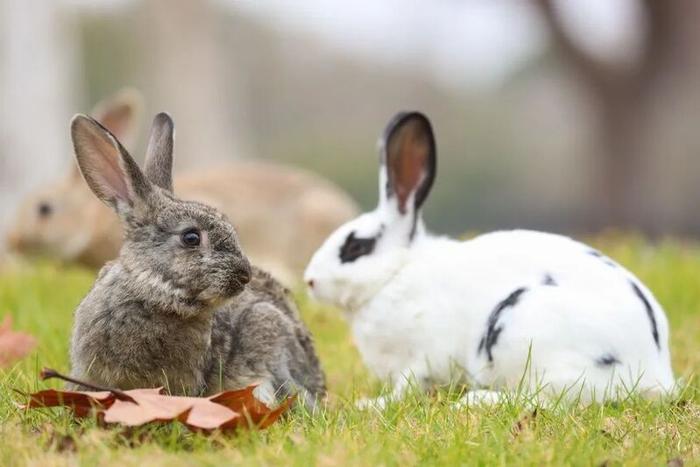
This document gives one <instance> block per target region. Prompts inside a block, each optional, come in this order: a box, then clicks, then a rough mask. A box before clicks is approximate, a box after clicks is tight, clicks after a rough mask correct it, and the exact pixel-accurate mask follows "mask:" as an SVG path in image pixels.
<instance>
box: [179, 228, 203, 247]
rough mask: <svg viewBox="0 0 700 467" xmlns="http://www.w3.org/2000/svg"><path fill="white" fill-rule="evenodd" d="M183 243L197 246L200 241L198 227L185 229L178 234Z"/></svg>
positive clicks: (200, 236)
mask: <svg viewBox="0 0 700 467" xmlns="http://www.w3.org/2000/svg"><path fill="white" fill-rule="evenodd" d="M180 239H181V240H182V243H183V245H185V246H199V243H200V242H201V241H202V235H201V233H200V232H199V230H198V229H187V230H185V231H184V232H182V234H181V235H180Z"/></svg>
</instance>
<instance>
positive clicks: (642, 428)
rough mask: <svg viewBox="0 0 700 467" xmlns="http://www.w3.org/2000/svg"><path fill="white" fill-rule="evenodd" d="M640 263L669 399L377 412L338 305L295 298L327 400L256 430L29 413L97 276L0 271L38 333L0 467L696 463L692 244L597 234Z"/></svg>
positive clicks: (699, 409)
mask: <svg viewBox="0 0 700 467" xmlns="http://www.w3.org/2000/svg"><path fill="white" fill-rule="evenodd" d="M594 243H595V244H596V246H597V247H599V248H601V249H602V250H604V251H605V252H606V253H607V254H609V255H610V256H611V257H613V258H615V259H616V260H618V261H620V262H621V263H622V264H625V265H626V266H628V267H629V268H630V269H632V270H633V271H635V272H636V273H637V274H638V275H639V276H640V277H641V279H642V280H643V281H644V282H646V283H647V284H648V285H649V286H650V287H651V289H652V290H653V291H654V292H655V293H656V295H657V297H658V298H659V300H660V301H661V303H662V304H663V305H664V306H665V308H666V310H667V313H668V315H669V319H670V323H671V333H672V334H671V347H672V354H673V364H674V370H675V372H676V374H677V375H678V376H680V377H683V378H684V379H685V380H686V381H688V382H689V383H688V386H687V387H686V390H685V392H684V394H683V396H682V398H681V401H679V402H675V403H672V404H668V403H667V404H658V403H650V402H646V401H642V400H630V401H627V402H625V403H620V404H608V405H594V406H589V407H567V408H563V407H562V408H547V409H542V408H540V409H539V410H537V412H536V414H534V415H533V413H532V409H531V408H528V407H527V406H525V405H523V404H521V403H518V402H511V403H504V404H502V405H500V406H495V407H482V408H470V409H463V410H456V409H454V408H453V407H452V402H453V401H455V400H456V399H457V397H458V394H456V392H455V391H449V390H439V391H437V392H436V393H435V394H433V395H418V394H413V395H411V396H409V397H408V398H407V399H406V400H405V401H402V402H401V403H397V404H394V405H392V406H390V407H389V408H388V409H387V410H386V411H385V412H383V413H379V412H377V411H371V410H370V411H360V410H357V409H355V408H354V405H353V400H354V399H355V398H357V397H361V396H375V395H377V393H378V392H379V391H380V390H381V385H380V383H379V382H377V381H376V380H374V379H373V378H372V377H371V376H370V375H369V374H368V373H367V372H366V370H365V369H364V368H363V366H362V363H361V362H360V360H359V357H358V354H357V352H356V350H355V349H354V347H353V344H352V340H351V338H350V336H349V334H348V329H347V326H346V325H345V323H344V322H343V320H342V318H341V316H340V314H339V313H338V312H337V311H334V310H329V309H324V308H321V307H319V306H317V305H315V304H313V303H311V302H308V301H306V300H304V299H303V294H299V299H300V304H301V306H302V310H303V314H304V317H305V319H306V322H307V323H308V325H309V326H310V328H311V329H312V331H313V333H314V335H315V337H316V342H317V345H318V349H319V353H320V355H321V360H322V362H323V365H324V368H325V370H326V372H327V376H328V386H329V390H330V396H329V401H328V406H327V408H326V409H325V410H323V411H321V412H320V413H317V414H314V415H309V414H308V413H305V412H303V411H301V410H295V411H293V412H292V413H291V416H289V417H287V418H286V419H285V420H283V421H282V422H281V423H278V424H276V425H274V426H273V427H271V428H270V429H269V430H267V431H264V432H243V433H240V434H239V435H236V436H223V435H220V434H214V435H212V436H203V435H200V434H193V433H189V432H188V431H187V430H186V429H185V428H183V427H181V426H178V425H175V426H160V427H147V428H141V429H137V430H134V431H132V432H128V433H127V432H125V431H124V430H121V429H118V428H113V429H103V428H98V427H96V426H95V424H94V422H93V421H91V420H87V421H81V422H76V421H74V420H72V419H71V417H70V416H69V415H68V414H67V413H66V412H65V411H64V410H63V409H52V410H37V411H32V412H28V413H25V412H23V411H20V410H18V409H17V408H16V406H15V403H16V402H20V401H21V397H19V396H18V395H17V394H16V393H15V392H13V388H16V389H20V390H23V391H30V390H35V389H38V388H43V387H48V386H52V385H54V384H55V383H48V382H41V381H38V380H37V377H36V375H37V373H38V370H39V369H40V368H41V367H43V366H50V367H53V368H56V369H58V370H60V371H64V372H66V371H68V343H69V336H70V330H71V325H72V312H73V309H74V308H75V306H76V305H77V304H78V302H79V300H80V299H81V297H82V296H83V294H84V293H85V292H86V291H87V289H88V288H89V286H90V284H91V283H92V280H93V276H92V274H91V273H89V272H86V271H82V270H77V269H65V268H59V267H57V266H54V265H50V264H43V265H36V266H30V267H19V268H17V267H15V268H13V269H12V270H6V271H5V272H1V273H0V315H1V314H3V313H4V312H5V311H8V312H10V313H11V314H12V315H13V316H14V319H15V327H16V328H18V329H21V330H24V331H27V332H30V333H32V334H34V335H36V336H37V338H38V340H39V346H38V348H37V350H36V351H35V352H34V353H33V354H32V355H31V356H30V357H28V358H27V359H25V360H24V361H22V362H20V363H18V364H17V365H15V366H14V367H12V368H10V369H7V370H4V371H3V370H0V373H1V374H2V378H1V381H0V424H1V425H0V430H1V431H0V465H41V466H42V467H45V466H51V465H76V464H85V465H96V464H100V465H119V466H122V465H149V466H150V465H163V466H165V465H167V466H171V465H192V464H201V465H216V466H219V465H230V464H275V465H277V464H284V465H309V464H319V465H348V464H349V465H407V464H411V465H413V464H443V465H454V464H469V465H523V464H524V465H541V464H574V465H601V464H606V463H607V465H616V464H623V463H624V464H625V465H665V464H666V463H667V462H669V461H670V460H672V459H682V460H683V461H684V462H685V465H692V464H693V463H698V462H700V461H699V459H700V391H698V389H699V385H698V378H696V377H695V376H694V375H696V374H698V373H699V370H700V246H699V245H697V244H693V243H682V242H679V241H667V242H662V243H660V244H658V245H655V246H650V245H649V244H647V243H645V242H644V241H642V240H641V239H638V238H634V237H625V238H620V237H603V238H598V239H596V240H595V242H594Z"/></svg>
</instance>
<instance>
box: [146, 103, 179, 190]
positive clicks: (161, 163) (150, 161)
mask: <svg viewBox="0 0 700 467" xmlns="http://www.w3.org/2000/svg"><path fill="white" fill-rule="evenodd" d="M174 138H175V125H174V123H173V119H172V118H170V115H168V114H167V113H165V112H161V113H159V114H158V115H156V117H155V118H154V119H153V126H152V127H151V136H150V138H149V139H148V148H147V149H146V169H145V171H146V177H147V178H148V180H149V181H150V182H151V183H153V184H154V185H157V186H159V187H161V188H162V189H164V190H168V191H170V192H172V191H173V175H172V173H173V143H174Z"/></svg>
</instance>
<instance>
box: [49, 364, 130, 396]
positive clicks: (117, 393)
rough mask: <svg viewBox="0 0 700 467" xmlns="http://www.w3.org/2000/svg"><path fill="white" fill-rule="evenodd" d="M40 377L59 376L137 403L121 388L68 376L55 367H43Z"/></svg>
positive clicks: (69, 381) (70, 381)
mask: <svg viewBox="0 0 700 467" xmlns="http://www.w3.org/2000/svg"><path fill="white" fill-rule="evenodd" d="M39 377H40V378H41V379H42V380H46V379H51V378H58V379H60V380H63V381H66V382H68V383H73V384H77V385H79V386H85V387H86V388H88V389H92V390H93V391H106V392H111V393H112V394H114V397H116V398H117V399H119V400H125V401H130V402H134V403H136V401H135V400H134V398H133V397H131V396H130V395H128V394H127V393H125V392H124V391H120V390H119V389H114V388H108V387H104V386H98V385H96V384H92V383H86V382H85V381H80V380H79V379H75V378H71V377H70V376H66V375H64V374H62V373H59V372H58V371H56V370H54V369H53V368H42V369H41V372H40V373H39Z"/></svg>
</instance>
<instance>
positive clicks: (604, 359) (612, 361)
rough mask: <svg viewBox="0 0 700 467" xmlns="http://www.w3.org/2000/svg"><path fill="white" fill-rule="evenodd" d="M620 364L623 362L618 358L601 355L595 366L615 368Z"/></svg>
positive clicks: (611, 355)
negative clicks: (614, 366)
mask: <svg viewBox="0 0 700 467" xmlns="http://www.w3.org/2000/svg"><path fill="white" fill-rule="evenodd" d="M620 363H622V362H621V361H620V360H619V359H618V358H617V357H616V356H614V355H613V354H609V353H606V354H604V355H601V356H600V358H598V359H596V361H595V364H596V365H598V366H613V365H619V364H620Z"/></svg>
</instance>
